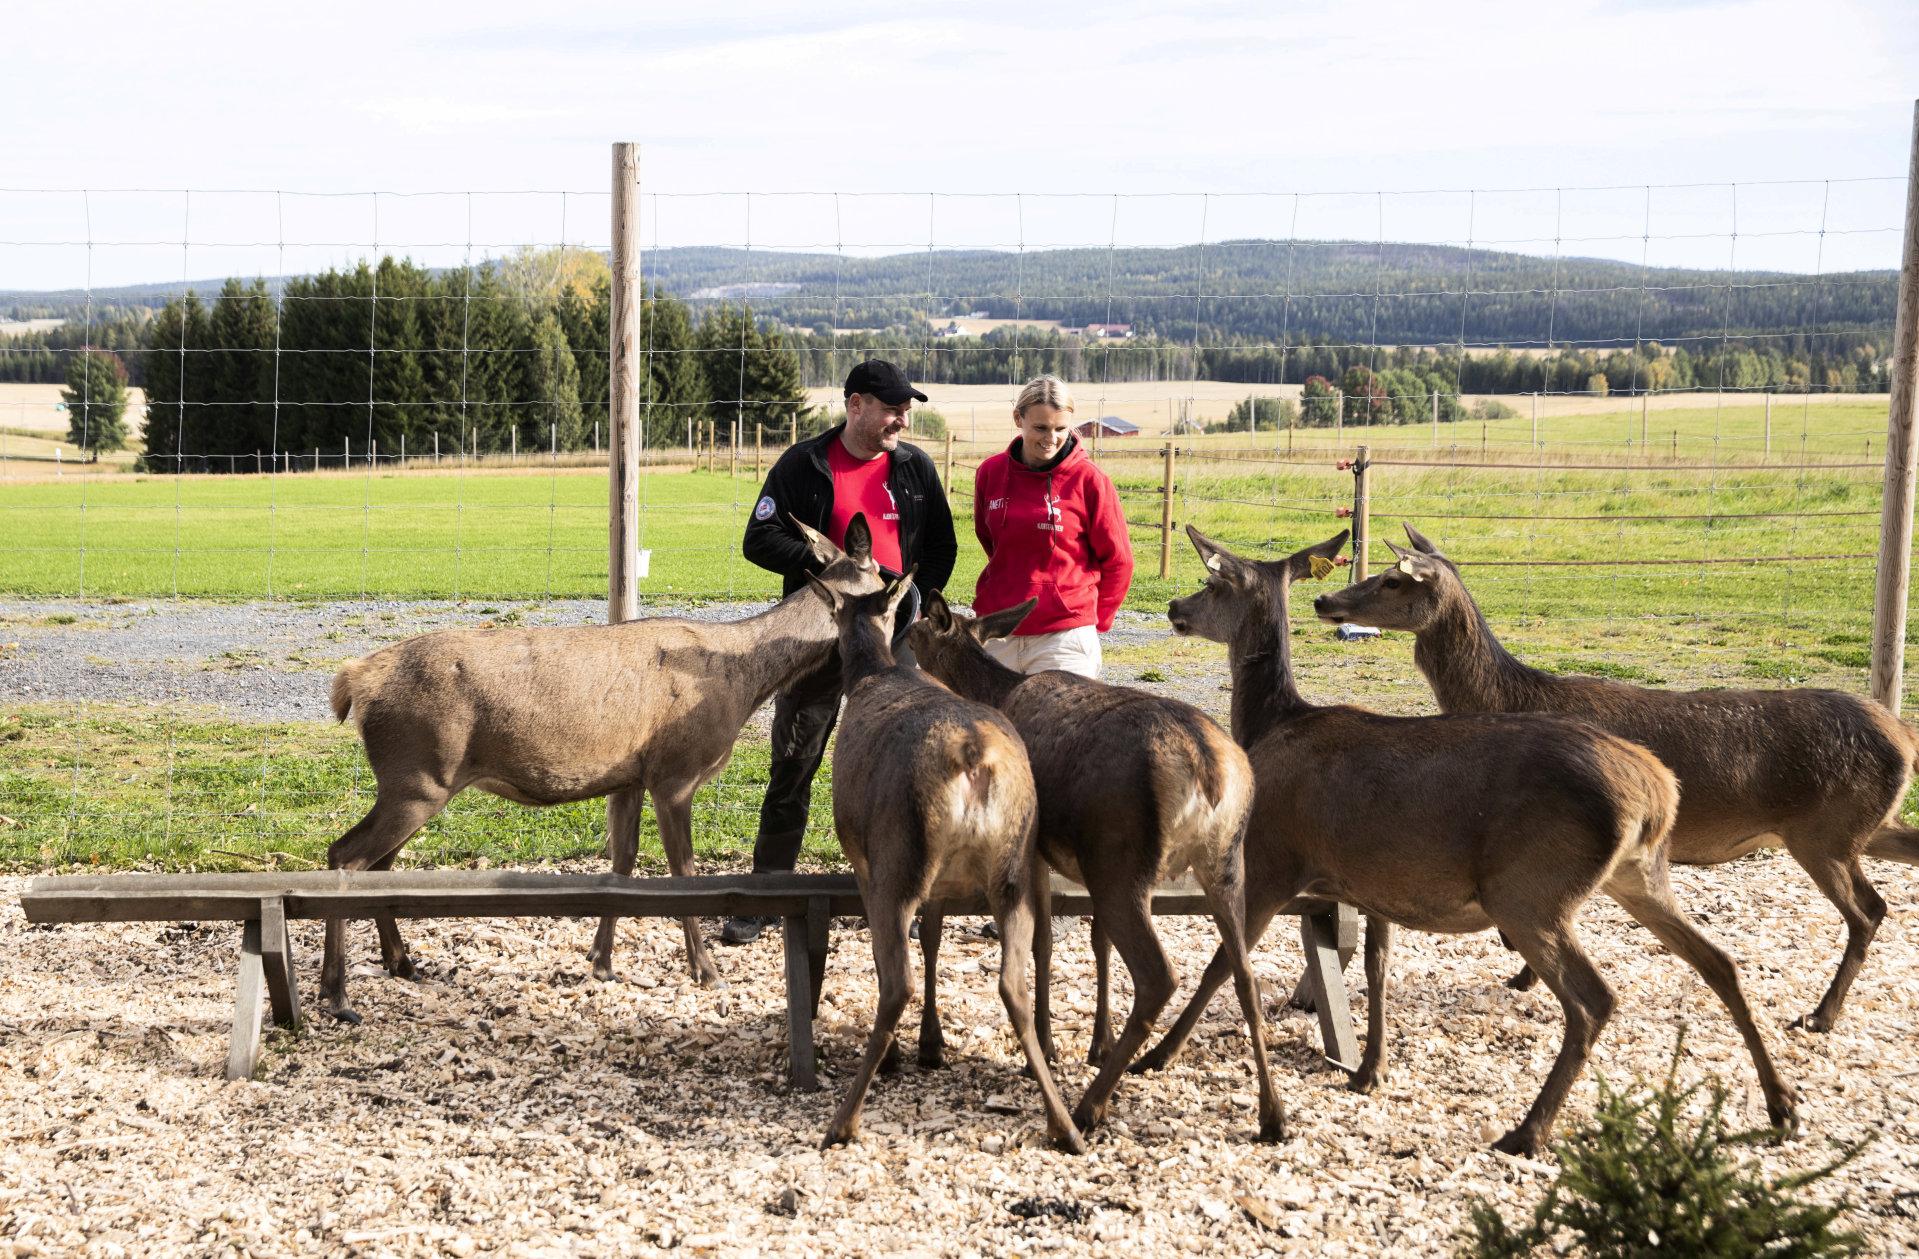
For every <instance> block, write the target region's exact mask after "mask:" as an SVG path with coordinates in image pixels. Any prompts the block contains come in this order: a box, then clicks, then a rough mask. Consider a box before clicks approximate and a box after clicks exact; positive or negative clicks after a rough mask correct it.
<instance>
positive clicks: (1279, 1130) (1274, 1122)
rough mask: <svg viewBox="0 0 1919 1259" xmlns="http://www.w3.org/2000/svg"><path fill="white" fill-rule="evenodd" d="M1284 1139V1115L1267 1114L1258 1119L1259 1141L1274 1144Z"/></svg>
mask: <svg viewBox="0 0 1919 1259" xmlns="http://www.w3.org/2000/svg"><path fill="white" fill-rule="evenodd" d="M1285 1139H1286V1116H1284V1115H1268V1116H1265V1117H1263V1118H1261V1119H1260V1121H1259V1142H1260V1144H1262V1145H1276V1144H1278V1143H1279V1142H1281V1141H1284V1140H1285Z"/></svg>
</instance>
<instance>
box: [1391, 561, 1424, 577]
mask: <svg viewBox="0 0 1919 1259" xmlns="http://www.w3.org/2000/svg"><path fill="white" fill-rule="evenodd" d="M1395 567H1396V568H1398V569H1399V571H1400V572H1402V573H1404V574H1406V575H1407V576H1408V577H1410V578H1412V579H1413V580H1414V581H1424V580H1426V579H1425V578H1424V577H1421V576H1420V575H1419V570H1418V569H1416V568H1414V567H1413V562H1412V561H1411V560H1409V559H1407V558H1406V557H1405V556H1403V555H1402V556H1400V558H1399V563H1398V564H1397V565H1395Z"/></svg>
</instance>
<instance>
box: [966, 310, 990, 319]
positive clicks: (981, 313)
mask: <svg viewBox="0 0 1919 1259" xmlns="http://www.w3.org/2000/svg"><path fill="white" fill-rule="evenodd" d="M966 317H967V318H968V319H991V318H992V317H993V312H992V311H990V310H976V311H973V312H972V313H971V314H969V315H967V316H966Z"/></svg>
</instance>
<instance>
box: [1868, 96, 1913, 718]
mask: <svg viewBox="0 0 1919 1259" xmlns="http://www.w3.org/2000/svg"><path fill="white" fill-rule="evenodd" d="M1892 346H1893V350H1892V406H1891V408H1890V410H1889V411H1888V413H1887V416H1886V489H1885V495H1884V499H1883V506H1882V507H1881V508H1880V513H1879V581H1878V584H1877V588H1876V590H1875V591H1874V597H1873V601H1872V697H1873V698H1874V699H1876V700H1878V701H1879V702H1880V703H1881V704H1884V705H1885V706H1886V708H1887V709H1888V710H1889V711H1891V712H1892V713H1894V714H1895V715H1896V714H1897V713H1898V712H1899V698H1900V697H1899V692H1900V684H1901V682H1902V680H1903V675H1904V673H1905V668H1906V594H1907V583H1908V581H1909V580H1910V579H1911V575H1912V491H1913V473H1914V469H1915V467H1919V461H1916V459H1915V456H1919V450H1916V449H1915V444H1916V443H1919V414H1915V408H1919V392H1915V388H1916V387H1919V102H1915V103H1914V105H1913V123H1912V158H1911V162H1910V164H1909V166H1908V168H1907V171H1906V240H1905V246H1904V249H1903V250H1902V252H1901V253H1900V256H1899V318H1898V322H1897V324H1896V330H1895V331H1894V333H1893V339H1892Z"/></svg>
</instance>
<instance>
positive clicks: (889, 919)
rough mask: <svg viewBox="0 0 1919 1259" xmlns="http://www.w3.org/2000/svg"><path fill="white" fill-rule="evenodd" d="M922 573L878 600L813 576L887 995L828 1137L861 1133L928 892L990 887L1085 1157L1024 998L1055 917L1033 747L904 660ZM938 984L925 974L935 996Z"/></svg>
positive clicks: (1007, 956) (1058, 1127) (1014, 986)
mask: <svg viewBox="0 0 1919 1259" xmlns="http://www.w3.org/2000/svg"><path fill="white" fill-rule="evenodd" d="M912 579H913V574H912V573H911V572H908V573H907V574H906V576H904V577H901V578H900V579H898V580H897V581H895V582H893V583H892V584H891V585H889V586H888V587H887V588H886V589H885V590H883V591H881V592H880V593H878V594H867V595H857V596H851V597H849V596H846V595H842V594H841V593H840V592H839V591H838V590H836V589H833V588H831V587H828V586H826V585H824V584H820V583H819V582H818V581H817V579H811V580H813V581H814V583H815V587H816V588H817V589H818V590H819V591H820V593H821V594H822V595H823V596H824V597H825V598H826V599H827V600H828V601H829V602H830V603H831V604H832V606H833V610H834V615H835V617H836V618H837V621H838V626H839V635H840V661H841V668H842V670H843V676H844V677H845V679H846V716H845V718H844V720H843V721H842V722H841V723H840V738H839V746H838V747H837V748H836V749H835V751H834V753H833V825H834V827H835V828H836V829H837V830H838V832H839V840H840V848H841V850H842V851H843V852H845V854H846V858H847V860H848V861H850V862H852V863H853V873H854V874H855V875H857V876H858V877H859V883H860V898H861V899H862V900H863V901H864V902H865V905H866V921H867V925H868V927H869V929H870V931H871V934H872V938H873V964H874V967H875V969H876V970H877V971H878V972H879V989H880V991H879V1008H878V1010H877V1011H876V1012H875V1013H874V1016H873V1030H872V1032H871V1033H870V1034H869V1035H868V1037H867V1040H866V1053H865V1056H864V1057H863V1058H862V1059H861V1060H860V1067H859V1071H858V1072H857V1073H856V1074H855V1075H854V1077H853V1082H852V1084H851V1085H850V1086H848V1088H847V1091H846V1098H845V1100H844V1101H842V1102H841V1103H840V1108H839V1111H838V1112H837V1113H836V1114H835V1115H834V1116H833V1122H832V1123H831V1124H830V1125H829V1126H828V1127H827V1129H826V1138H825V1140H824V1142H822V1145H823V1146H835V1145H844V1144H845V1143H846V1142H848V1141H851V1140H852V1139H853V1138H854V1137H855V1136H856V1135H857V1134H858V1131H859V1122H860V1112H861V1111H862V1110H863V1109H864V1108H865V1105H866V1094H867V1090H868V1089H869V1088H870V1087H871V1086H872V1083H873V1075H874V1072H876V1071H877V1070H879V1069H880V1067H881V1065H882V1064H883V1063H884V1062H886V1061H888V1060H889V1059H890V1058H891V1056H892V1052H893V1045H894V1039H893V1038H894V1031H895V1029H896V1028H897V1027H898V1026H899V1020H900V1015H901V1013H902V1012H903V1011H904V1010H905V1008H906V1001H907V998H908V996H909V995H910V994H911V991H912V962H911V960H910V959H909V958H908V956H907V948H906V938H907V931H908V929H909V928H910V926H911V924H912V921H913V915H914V914H915V913H917V912H918V910H919V907H920V905H921V904H923V903H924V902H926V901H927V900H929V899H932V898H935V897H940V896H955V895H964V894H969V893H975V894H976V893H978V892H979V891H980V890H982V889H983V890H984V891H985V893H986V899H987V903H988V905H990V906H991V908H992V911H993V917H994V919H995V920H996V921H997V922H998V924H999V939H1000V976H999V994H1000V1000H1001V1001H1002V1002H1003V1003H1004V1004H1005V1006H1006V1015H1007V1018H1008V1019H1009V1020H1011V1022H1012V1024H1013V1032H1014V1034H1015V1035H1016V1036H1018V1037H1019V1042H1020V1047H1021V1048H1022V1049H1023V1050H1025V1052H1026V1064H1027V1068H1028V1070H1030V1071H1031V1072H1032V1075H1033V1079H1034V1080H1035V1081H1036V1082H1037V1083H1038V1084H1039V1090H1040V1098H1041V1100H1042V1104H1043V1105H1044V1107H1045V1111H1046V1125H1047V1129H1048V1131H1049V1133H1050V1134H1051V1136H1052V1138H1053V1140H1054V1141H1055V1142H1056V1143H1057V1144H1058V1145H1059V1146H1061V1147H1062V1148H1063V1149H1066V1150H1069V1151H1071V1152H1072V1153H1075V1154H1079V1153H1083V1152H1084V1151H1085V1148H1086V1147H1085V1143H1084V1142H1083V1141H1082V1140H1081V1139H1080V1134H1079V1132H1078V1130H1077V1129H1075V1127H1074V1126H1073V1121H1072V1119H1071V1118H1069V1117H1068V1116H1067V1113H1066V1103H1065V1101H1064V1100H1063V1099H1062V1098H1061V1097H1060V1092H1059V1086H1058V1085H1057V1084H1055V1083H1054V1081H1053V1073H1052V1070H1051V1068H1049V1067H1048V1066H1047V1062H1046V1054H1045V1052H1044V1050H1043V1049H1042V1047H1041V1045H1040V1042H1039V1035H1038V1032H1037V1031H1036V1030H1035V1028H1034V1026H1033V1007H1032V1004H1031V1000H1030V998H1029V997H1028V996H1027V992H1026V961H1027V957H1028V954H1029V953H1030V951H1031V949H1032V946H1033V936H1034V930H1035V926H1036V924H1037V923H1039V922H1041V921H1043V920H1044V919H1045V917H1046V914H1047V900H1046V896H1047V884H1046V869H1045V866H1044V864H1043V862H1042V861H1041V859H1040V856H1039V850H1038V846H1037V845H1036V844H1035V843H1034V838H1033V821H1034V818H1035V816H1036V814H1037V805H1036V803H1035V801H1034V797H1033V773H1032V770H1031V768H1030V767H1029V766H1028V764H1027V760H1026V749H1025V747H1024V746H1023V745H1022V744H1021V742H1020V737H1019V732H1018V731H1017V730H1015V729H1014V728H1013V724H1012V723H1011V722H1009V721H1008V720H1007V719H1006V718H1005V717H1003V716H1001V715H1000V714H999V713H998V712H995V711H994V710H993V709H991V708H988V707H987V706H986V705H984V704H975V703H972V702H970V701H968V700H965V699H961V698H960V697H959V696H957V695H955V694H953V693H952V692H951V691H949V690H947V689H946V688H945V687H943V686H941V685H939V684H938V683H937V682H934V681H933V680H932V679H930V678H928V677H927V676H926V675H925V674H923V673H921V672H919V670H917V669H915V668H913V667H912V666H911V665H900V664H898V663H897V662H896V661H895V660H894V657H893V651H892V647H891V646H890V644H891V642H892V637H893V619H894V613H895V611H896V610H897V609H898V607H899V603H900V600H901V598H903V597H904V596H905V594H906V591H907V590H908V589H909V587H910V586H911V584H912ZM933 983H934V975H933V973H932V971H931V970H929V971H928V973H927V976H926V984H927V990H928V994H929V998H930V995H931V991H932V988H933Z"/></svg>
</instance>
